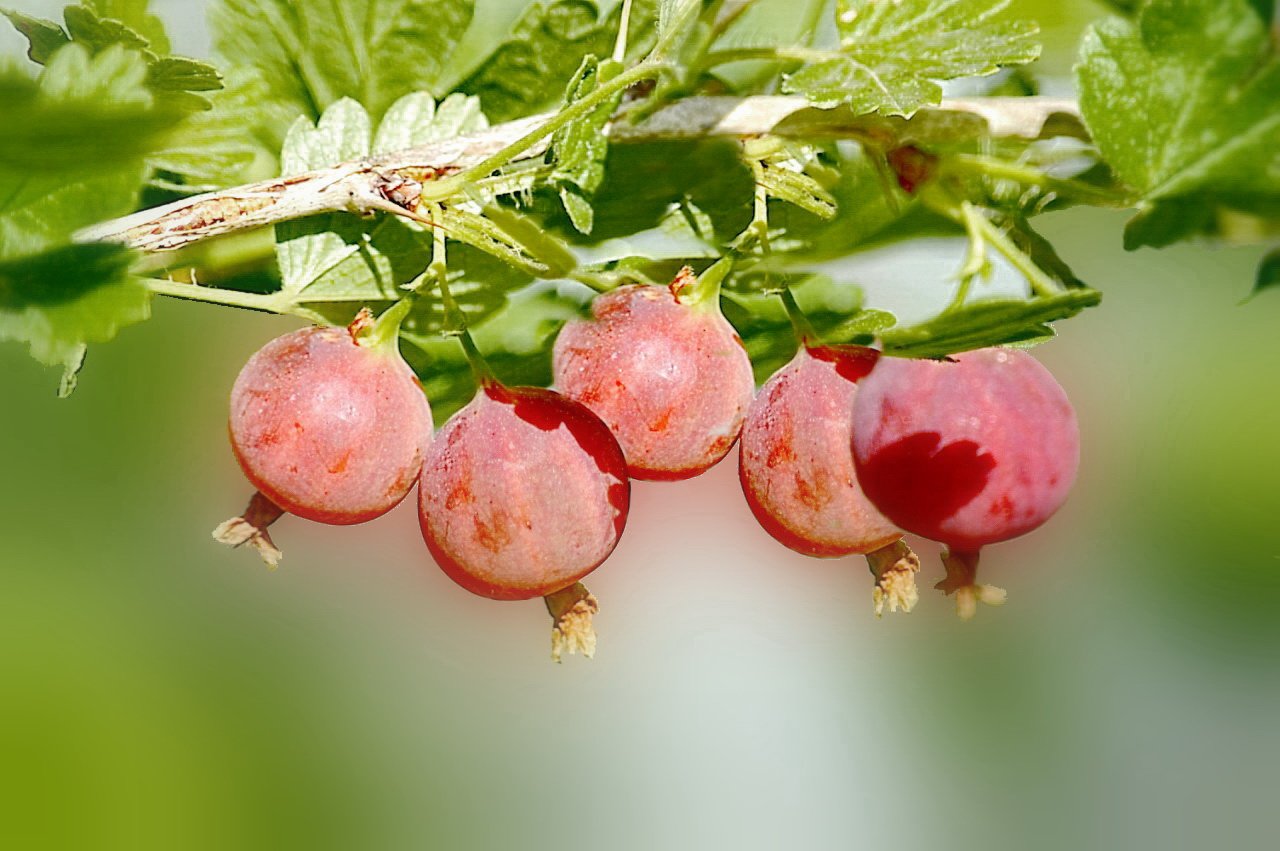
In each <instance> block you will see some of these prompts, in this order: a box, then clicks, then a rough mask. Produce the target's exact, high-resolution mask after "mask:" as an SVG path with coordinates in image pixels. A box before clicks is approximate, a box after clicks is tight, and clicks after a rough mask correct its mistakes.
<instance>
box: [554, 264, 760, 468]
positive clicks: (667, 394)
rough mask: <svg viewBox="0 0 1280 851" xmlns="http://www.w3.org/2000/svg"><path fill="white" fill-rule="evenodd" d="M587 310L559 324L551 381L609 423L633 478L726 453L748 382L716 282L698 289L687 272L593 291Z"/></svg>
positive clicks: (706, 464)
mask: <svg viewBox="0 0 1280 851" xmlns="http://www.w3.org/2000/svg"><path fill="white" fill-rule="evenodd" d="M709 272H710V270H708V273H709ZM708 273H704V276H705V275H707V274H708ZM717 274H721V276H722V273H717ZM686 290H688V291H686ZM591 312H592V316H591V318H590V319H582V320H573V321H570V322H568V323H567V324H566V325H565V326H564V328H563V329H562V330H561V331H560V334H559V336H558V337H557V339H556V343H555V349H554V357H553V368H554V373H555V383H556V387H557V388H559V390H560V391H561V392H563V393H564V394H565V395H566V396H568V397H569V398H571V399H574V400H576V401H578V402H581V403H582V404H584V405H586V406H587V407H588V408H590V409H591V410H592V411H594V412H595V413H596V414H597V415H598V416H599V417H600V418H601V419H602V420H604V422H605V423H606V424H607V425H608V426H609V428H610V430H612V431H613V433H614V435H615V436H616V437H617V439H618V443H619V444H620V445H621V446H622V450H623V453H624V454H625V455H626V459H627V469H628V471H629V472H630V474H631V476H632V477H634V478H637V479H648V480H655V481H675V480H679V479H687V478H690V477H692V476H696V475H698V474H699V473H702V472H704V471H706V470H707V469H708V468H710V467H711V466H712V465H714V464H715V463H716V462H718V461H719V460H720V459H721V458H723V457H724V456H725V455H726V454H727V453H728V452H729V450H730V449H731V448H732V447H733V444H734V441H735V440H737V438H738V432H739V430H740V429H741V428H742V420H743V417H744V416H745V415H746V410H747V406H748V405H749V404H750V402H751V396H752V392H753V391H754V389H755V380H754V378H753V376H752V372H751V361H750V359H749V358H748V357H747V352H746V349H745V348H744V347H743V345H742V340H741V339H739V337H738V334H737V332H736V331H734V329H733V326H732V325H730V324H729V323H728V322H727V321H726V320H725V318H724V317H723V316H722V315H721V313H720V308H719V285H718V279H716V282H715V283H714V285H711V286H704V285H703V282H702V281H698V282H696V283H695V281H694V278H693V275H692V273H691V272H689V271H688V270H685V271H684V272H683V273H682V275H681V276H680V277H678V278H677V279H676V281H675V283H673V284H672V285H671V286H670V287H660V286H625V287H621V288H619V289H616V290H614V291H612V292H609V293H605V294H604V295H600V296H597V297H596V299H595V301H594V302H593V303H592V306H591Z"/></svg>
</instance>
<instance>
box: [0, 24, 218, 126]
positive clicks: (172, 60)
mask: <svg viewBox="0 0 1280 851" xmlns="http://www.w3.org/2000/svg"><path fill="white" fill-rule="evenodd" d="M146 8H147V4H146V2H145V0H144V2H128V3H110V2H106V3H94V2H85V3H81V4H80V5H78V6H67V7H65V8H64V9H63V13H62V14H63V18H64V20H65V21H66V28H65V30H64V29H63V27H60V26H59V25H58V24H56V23H54V22H53V21H46V20H41V19H38V18H31V17H29V16H27V15H22V14H20V13H17V12H4V14H5V15H6V16H7V17H8V18H9V20H10V21H11V22H12V23H13V25H14V26H15V27H17V29H18V31H19V32H21V33H22V34H23V35H24V36H26V37H27V40H28V42H29V50H28V52H27V55H28V56H29V57H30V58H31V59H32V60H33V61H35V62H38V63H40V64H44V63H46V62H48V61H49V59H50V58H51V57H52V56H53V53H54V52H55V51H56V50H57V49H58V48H60V47H62V46H64V45H66V44H69V43H72V42H74V43H76V44H79V45H82V46H84V47H87V48H88V49H89V52H90V53H93V54H98V53H101V52H102V51H104V50H106V49H107V48H109V47H115V46H120V47H124V48H127V49H129V50H136V51H137V52H138V53H140V54H142V56H143V57H144V58H145V59H146V61H147V64H148V66H149V68H150V70H149V73H148V75H147V82H148V84H149V85H150V86H151V89H152V91H154V92H156V93H157V94H169V95H173V96H174V103H175V105H179V106H183V107H184V108H187V109H191V110H200V109H207V108H208V105H209V104H208V101H207V100H205V99H204V98H200V97H195V96H191V97H185V98H184V97H181V96H182V95H184V94H188V93H191V92H210V91H216V90H218V89H221V88H222V77H221V75H220V74H219V73H218V70H217V69H216V68H214V67H213V66H212V65H210V64H208V63H207V62H201V61H199V60H196V59H188V58H186V57H183V56H169V55H168V53H169V39H168V37H167V36H166V35H165V32H164V26H163V25H162V24H161V23H160V21H159V19H158V18H156V17H155V16H153V15H149V14H147V13H146ZM103 9H110V10H111V11H106V12H104V11H103ZM112 12H120V13H122V14H124V15H126V16H127V19H117V18H115V17H113V15H112ZM132 23H137V24H138V25H139V26H144V27H146V28H147V31H148V32H147V34H145V35H144V34H143V33H142V32H140V31H139V30H138V29H137V28H136V27H135V26H133V25H131V24H132Z"/></svg>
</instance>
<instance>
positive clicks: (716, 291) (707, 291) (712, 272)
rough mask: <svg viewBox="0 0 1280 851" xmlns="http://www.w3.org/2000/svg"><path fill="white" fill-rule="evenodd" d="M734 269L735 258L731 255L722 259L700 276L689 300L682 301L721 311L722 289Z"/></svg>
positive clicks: (683, 299)
mask: <svg viewBox="0 0 1280 851" xmlns="http://www.w3.org/2000/svg"><path fill="white" fill-rule="evenodd" d="M732 269H733V257H732V256H729V255H726V256H724V257H721V258H720V259H719V260H717V261H716V262H715V263H712V264H711V265H710V266H708V267H707V268H706V269H705V270H703V272H702V274H701V275H699V276H698V280H697V282H696V283H695V284H694V285H693V292H691V293H690V294H689V296H688V297H687V298H682V299H681V301H682V302H683V303H685V304H688V305H690V306H700V305H703V306H705V305H709V306H711V307H713V308H715V309H716V310H719V309H720V287H721V286H722V285H723V284H724V282H725V279H726V278H728V277H729V272H730V270H732Z"/></svg>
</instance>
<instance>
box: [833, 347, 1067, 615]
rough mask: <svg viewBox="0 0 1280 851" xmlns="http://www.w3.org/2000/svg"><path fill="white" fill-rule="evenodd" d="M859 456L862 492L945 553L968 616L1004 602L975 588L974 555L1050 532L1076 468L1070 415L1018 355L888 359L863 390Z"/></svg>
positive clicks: (1051, 386) (1062, 397)
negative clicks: (1048, 524) (977, 607)
mask: <svg viewBox="0 0 1280 851" xmlns="http://www.w3.org/2000/svg"><path fill="white" fill-rule="evenodd" d="M852 445H853V454H854V459H855V461H856V464H857V471H858V480H859V482H860V483H861V484H862V489H863V492H864V493H866V495H867V496H868V497H869V498H870V499H871V501H872V502H873V503H874V504H875V505H876V507H877V508H879V509H880V510H881V511H882V512H883V513H884V515H885V516H886V517H888V518H889V519H890V520H891V521H893V522H894V523H896V524H897V525H898V526H900V527H901V528H903V529H906V530H907V531H908V532H913V533H915V534H918V535H921V536H923V537H926V538H930V539H932V540H935V541H940V542H942V543H944V544H946V545H947V547H948V549H949V550H950V554H949V556H948V559H947V565H948V572H949V576H948V579H947V580H946V581H944V582H943V583H941V584H940V586H939V587H941V588H942V589H943V590H945V591H947V592H948V593H952V592H954V591H961V590H964V591H965V594H963V595H961V596H959V597H958V598H957V604H958V605H959V606H960V607H961V611H962V613H964V614H969V613H971V612H972V608H973V605H974V604H976V601H977V599H987V601H988V602H998V601H999V599H1001V598H1002V593H1003V592H1000V593H997V592H998V589H986V588H984V587H982V586H978V585H976V583H975V582H974V581H973V574H974V571H975V570H976V565H977V553H978V550H979V549H980V548H981V547H983V546H984V545H986V544H991V543H996V542H998V541H1004V540H1008V539H1009V538H1014V537H1017V536H1019V535H1022V534H1025V533H1026V532H1029V531H1031V530H1032V529H1034V528H1036V527H1037V526H1039V525H1040V524H1041V523H1044V522H1045V521H1046V520H1048V519H1049V517H1050V516H1052V515H1053V513H1054V512H1055V511H1057V510H1058V508H1059V507H1060V506H1061V505H1062V503H1063V502H1064V501H1065V500H1066V498H1067V493H1068V492H1069V491H1070V489H1071V485H1072V483H1073V482H1074V480H1075V475H1076V467H1077V466H1078V463H1079V458H1080V436H1079V431H1078V428H1077V424H1076V416H1075V411H1074V410H1072V408H1071V403H1070V402H1069V401H1067V397H1066V394H1065V393H1064V392H1063V390H1062V388H1061V387H1060V386H1059V385H1058V383H1057V382H1056V381H1054V379H1053V376H1052V375H1050V374H1049V371H1048V370H1047V369H1045V368H1044V367H1043V366H1041V365H1040V363H1039V362H1037V361H1036V360H1035V359H1034V358H1033V357H1031V355H1029V354H1027V353H1026V352H1024V351H1021V350H1018V349H983V350H981V351H975V352H967V353H965V354H960V355H955V356H953V357H951V358H949V359H947V360H943V361H931V360H905V359H897V358H883V359H881V361H880V363H879V364H878V365H877V366H876V368H875V369H874V370H873V371H872V373H871V375H869V376H868V377H867V378H866V379H865V380H864V381H863V382H862V383H861V384H860V386H859V389H858V397H857V401H856V403H855V404H854V414H853V444H852Z"/></svg>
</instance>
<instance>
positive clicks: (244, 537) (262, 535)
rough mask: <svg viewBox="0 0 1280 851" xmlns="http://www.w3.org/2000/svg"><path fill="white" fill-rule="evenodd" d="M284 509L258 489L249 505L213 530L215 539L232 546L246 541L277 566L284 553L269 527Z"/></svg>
mask: <svg viewBox="0 0 1280 851" xmlns="http://www.w3.org/2000/svg"><path fill="white" fill-rule="evenodd" d="M284 513H285V512H284V509H283V508H281V507H280V506H278V505H276V504H275V503H274V502H272V501H271V500H269V499H267V498H266V497H265V496H263V495H262V494H260V493H257V492H255V493H254V494H253V497H252V498H251V499H250V500H249V507H248V508H246V509H245V510H244V514H242V515H240V516H239V517H232V518H231V519H230V520H228V521H226V522H225V523H223V524H221V525H220V526H218V528H217V529H214V530H213V539H214V540H215V541H217V542H218V543H220V544H226V545H227V546H229V547H240V546H243V545H245V544H248V545H249V546H251V547H253V548H254V549H255V550H256V551H257V553H258V556H259V557H260V558H261V559H262V561H263V563H264V564H266V566H267V567H268V568H269V569H271V570H275V569H276V568H277V567H279V566H280V559H281V558H282V557H283V553H281V552H280V548H279V547H277V546H276V545H275V543H273V542H272V540H271V533H270V532H268V531H267V527H269V526H270V525H271V524H272V523H274V522H276V521H277V520H279V519H280V518H281V517H282V516H284Z"/></svg>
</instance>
